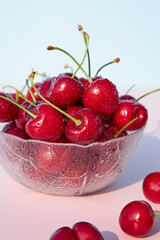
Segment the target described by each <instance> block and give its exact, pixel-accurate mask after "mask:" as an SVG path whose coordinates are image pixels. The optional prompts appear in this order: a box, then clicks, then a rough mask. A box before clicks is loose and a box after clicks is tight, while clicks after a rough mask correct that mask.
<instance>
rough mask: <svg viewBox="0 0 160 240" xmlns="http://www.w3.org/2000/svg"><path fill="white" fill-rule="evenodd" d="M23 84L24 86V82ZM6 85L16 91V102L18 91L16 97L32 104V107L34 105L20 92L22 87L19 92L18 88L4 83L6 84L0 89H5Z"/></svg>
mask: <svg viewBox="0 0 160 240" xmlns="http://www.w3.org/2000/svg"><path fill="white" fill-rule="evenodd" d="M25 86H26V84H25ZM7 87H9V88H12V89H14V90H15V91H16V100H17V102H18V99H17V93H18V97H21V98H22V99H23V100H25V101H26V102H29V103H30V104H32V105H33V106H34V107H35V106H36V105H35V104H34V103H33V102H31V101H29V100H28V99H27V98H26V97H25V96H24V95H23V94H22V91H23V89H22V91H21V92H19V90H18V89H17V88H15V87H13V86H10V85H6V86H4V87H3V88H2V89H5V88H7Z"/></svg>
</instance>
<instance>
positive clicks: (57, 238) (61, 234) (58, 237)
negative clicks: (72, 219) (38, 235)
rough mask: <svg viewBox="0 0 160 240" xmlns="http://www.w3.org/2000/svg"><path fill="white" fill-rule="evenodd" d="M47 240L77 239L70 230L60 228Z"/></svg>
mask: <svg viewBox="0 0 160 240" xmlns="http://www.w3.org/2000/svg"><path fill="white" fill-rule="evenodd" d="M49 240H77V238H76V237H75V235H74V232H73V230H72V229H71V228H69V227H62V228H59V229H58V230H57V231H55V232H54V233H53V234H52V235H51V237H50V239H49Z"/></svg>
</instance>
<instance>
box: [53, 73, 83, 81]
mask: <svg viewBox="0 0 160 240" xmlns="http://www.w3.org/2000/svg"><path fill="white" fill-rule="evenodd" d="M72 76H73V73H70V72H65V73H61V74H59V75H58V77H70V78H72ZM74 79H76V80H77V81H79V78H78V77H76V76H74Z"/></svg>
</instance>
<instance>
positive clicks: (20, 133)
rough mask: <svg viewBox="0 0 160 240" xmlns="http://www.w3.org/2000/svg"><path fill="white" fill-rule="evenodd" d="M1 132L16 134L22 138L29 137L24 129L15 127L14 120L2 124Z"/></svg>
mask: <svg viewBox="0 0 160 240" xmlns="http://www.w3.org/2000/svg"><path fill="white" fill-rule="evenodd" d="M2 132H5V133H8V134H11V135H14V136H17V137H19V138H22V139H25V140H26V139H29V138H30V137H29V136H28V135H27V133H26V132H25V130H22V129H19V128H17V126H16V124H15V123H14V122H10V123H8V124H6V125H5V126H4V128H3V129H2Z"/></svg>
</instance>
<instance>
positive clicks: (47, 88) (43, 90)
mask: <svg viewBox="0 0 160 240" xmlns="http://www.w3.org/2000/svg"><path fill="white" fill-rule="evenodd" d="M55 79H56V77H52V78H47V79H45V80H44V81H43V82H42V83H41V84H40V86H39V87H38V91H39V93H40V94H41V95H42V96H43V97H44V98H45V99H47V100H49V96H50V93H51V85H52V82H54V80H55ZM37 99H38V100H39V99H40V97H39V96H37Z"/></svg>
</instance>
